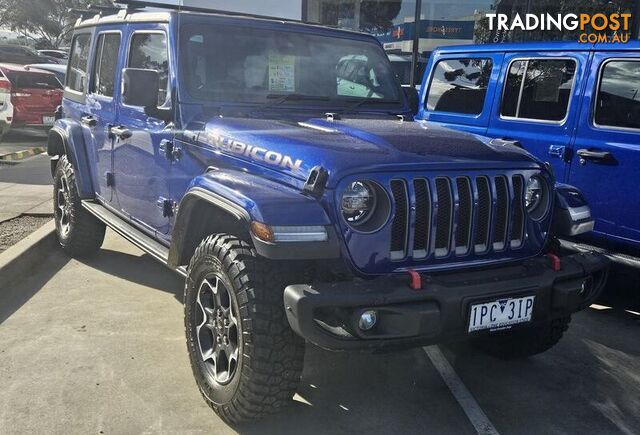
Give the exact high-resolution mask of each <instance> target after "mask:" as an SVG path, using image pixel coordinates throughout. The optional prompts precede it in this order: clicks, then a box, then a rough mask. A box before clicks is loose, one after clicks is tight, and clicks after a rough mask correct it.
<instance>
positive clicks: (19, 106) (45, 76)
mask: <svg viewBox="0 0 640 435" xmlns="http://www.w3.org/2000/svg"><path fill="white" fill-rule="evenodd" d="M0 72H2V75H4V77H6V78H7V79H8V80H9V83H10V85H11V104H12V105H13V120H12V123H11V127H12V128H14V127H22V126H42V127H47V126H52V125H53V122H54V120H55V118H54V114H55V111H56V108H57V107H58V106H59V105H60V103H61V102H62V93H63V91H62V84H61V83H60V81H59V80H58V79H57V78H56V76H55V75H54V74H51V73H49V72H47V71H43V70H39V69H35V68H30V69H29V70H26V69H25V68H24V66H22V65H15V64H8V63H0Z"/></svg>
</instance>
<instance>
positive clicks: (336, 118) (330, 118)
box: [324, 112, 341, 121]
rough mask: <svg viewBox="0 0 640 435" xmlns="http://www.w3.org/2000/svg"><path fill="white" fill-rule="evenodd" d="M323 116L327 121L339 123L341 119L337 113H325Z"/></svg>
mask: <svg viewBox="0 0 640 435" xmlns="http://www.w3.org/2000/svg"><path fill="white" fill-rule="evenodd" d="M324 116H325V118H326V119H327V121H339V120H340V118H341V117H340V114H339V113H334V112H327V113H325V114H324Z"/></svg>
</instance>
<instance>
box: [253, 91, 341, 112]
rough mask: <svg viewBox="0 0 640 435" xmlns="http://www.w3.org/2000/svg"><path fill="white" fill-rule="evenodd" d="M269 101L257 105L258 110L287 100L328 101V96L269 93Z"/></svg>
mask: <svg viewBox="0 0 640 435" xmlns="http://www.w3.org/2000/svg"><path fill="white" fill-rule="evenodd" d="M267 99H268V100H275V101H269V102H267V103H265V104H263V105H261V106H259V107H258V109H259V110H265V109H270V108H272V107H275V106H279V105H280V104H282V103H285V102H287V101H329V97H324V96H321V95H306V94H296V93H290V94H269V95H267Z"/></svg>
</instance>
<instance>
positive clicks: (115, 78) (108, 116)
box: [81, 29, 122, 204]
mask: <svg viewBox="0 0 640 435" xmlns="http://www.w3.org/2000/svg"><path fill="white" fill-rule="evenodd" d="M94 39H95V46H94V50H93V60H92V67H91V77H90V82H89V90H88V92H87V96H86V103H85V107H84V110H83V113H82V116H81V122H82V124H83V131H84V137H85V144H86V145H87V152H89V153H90V159H91V161H92V162H93V165H94V167H93V171H92V172H93V177H94V186H96V194H97V195H98V196H99V197H100V199H101V200H102V202H103V203H105V204H109V203H111V202H112V199H113V192H112V186H111V180H112V177H113V168H112V162H111V158H112V148H113V139H112V138H111V136H110V134H109V129H110V128H111V127H112V126H113V125H114V123H115V121H116V117H117V111H118V105H117V98H118V95H117V94H116V92H115V89H116V83H118V82H119V76H120V72H119V69H118V68H117V67H116V66H117V64H118V59H119V56H120V50H121V48H120V47H121V41H122V34H121V32H120V31H119V30H116V29H101V30H100V31H99V32H97V33H96V36H95V38H94Z"/></svg>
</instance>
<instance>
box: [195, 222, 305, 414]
mask: <svg viewBox="0 0 640 435" xmlns="http://www.w3.org/2000/svg"><path fill="white" fill-rule="evenodd" d="M286 276H287V275H286V274H285V273H283V271H282V269H281V268H280V267H278V266H277V265H274V264H269V263H267V261H266V260H264V259H261V258H259V257H257V255H256V252H255V250H254V249H253V247H252V246H251V245H250V244H248V243H247V242H244V241H242V240H240V239H238V238H236V237H234V236H230V235H224V234H223V235H215V236H209V237H208V238H206V239H205V240H204V241H203V242H202V243H201V244H200V246H198V248H197V249H196V251H195V253H194V255H193V257H192V259H191V263H190V265H189V272H188V276H187V281H186V285H185V294H184V309H185V330H186V339H187V349H188V352H189V359H190V362H191V368H192V370H193V375H194V377H195V380H196V383H197V385H198V388H199V389H200V392H201V393H202V396H203V397H204V399H205V401H206V402H207V404H209V406H210V407H211V408H212V409H213V410H214V411H215V412H216V413H217V414H218V415H219V416H220V417H221V418H222V419H223V420H225V421H226V422H228V423H240V422H242V421H246V420H251V419H255V418H259V417H262V416H264V415H266V414H270V413H273V412H276V411H278V410H279V409H281V408H282V407H283V406H285V405H287V404H288V403H290V401H291V398H292V397H293V395H294V394H295V391H296V388H297V386H298V383H299V381H300V375H301V373H302V366H303V362H304V361H303V360H304V342H303V340H302V339H300V338H299V337H298V336H296V335H295V333H294V332H293V331H292V330H291V328H290V327H289V323H288V321H287V319H286V315H285V311H284V304H283V296H282V295H283V291H284V287H285V285H286V284H289V283H287V282H286V281H287V279H286Z"/></svg>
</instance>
